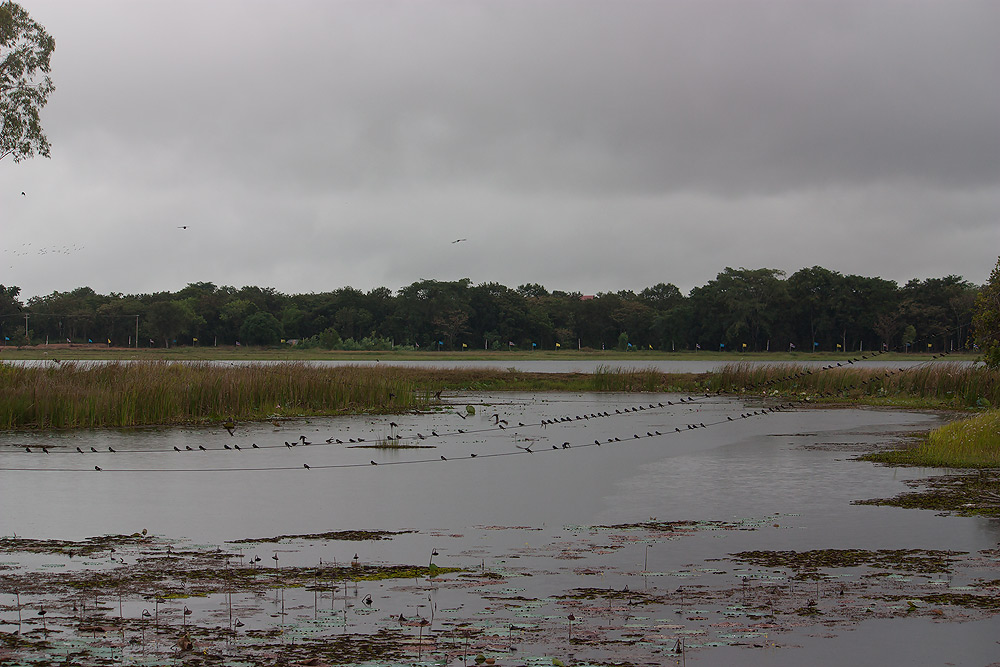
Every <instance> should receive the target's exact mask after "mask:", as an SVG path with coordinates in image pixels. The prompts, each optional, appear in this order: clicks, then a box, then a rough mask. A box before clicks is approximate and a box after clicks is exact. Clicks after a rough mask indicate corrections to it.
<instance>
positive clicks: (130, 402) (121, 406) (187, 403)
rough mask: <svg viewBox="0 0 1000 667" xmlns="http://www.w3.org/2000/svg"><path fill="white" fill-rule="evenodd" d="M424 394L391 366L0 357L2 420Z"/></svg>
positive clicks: (223, 415)
mask: <svg viewBox="0 0 1000 667" xmlns="http://www.w3.org/2000/svg"><path fill="white" fill-rule="evenodd" d="M427 403H428V399H427V396H426V395H425V394H424V395H422V394H421V393H420V392H419V391H418V390H417V386H416V384H415V383H414V382H413V381H412V380H410V379H407V378H404V377H402V376H401V375H400V374H399V373H398V372H396V371H394V370H393V369H391V368H362V367H357V366H335V367H321V366H314V365H309V364H305V363H280V364H267V365H232V364H231V365H222V364H212V363H191V364H177V363H169V362H163V361H154V362H140V363H107V364H77V363H72V362H67V363H63V364H60V365H59V366H50V367H44V368H38V367H23V366H9V365H4V366H0V428H25V427H28V428H42V427H57V428H62V427H96V426H108V427H129V426H139V425H149V424H178V423H199V422H207V421H213V420H219V419H227V418H232V419H237V420H254V419H265V418H268V417H285V416H299V415H316V414H340V413H361V412H399V411H405V410H410V409H414V408H419V407H423V406H425V405H426V404H427Z"/></svg>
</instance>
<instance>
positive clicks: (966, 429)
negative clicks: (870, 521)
mask: <svg viewBox="0 0 1000 667" xmlns="http://www.w3.org/2000/svg"><path fill="white" fill-rule="evenodd" d="M864 458H865V459H866V460H870V461H878V462H880V463H888V464H891V465H914V466H922V467H927V468H1000V410H990V411H989V412H983V413H981V414H978V415H974V416H972V417H969V418H967V419H961V420H959V421H954V422H951V423H950V424H946V425H944V426H941V427H939V428H936V429H934V430H933V431H931V432H930V433H929V434H928V435H927V437H926V438H925V439H924V440H922V441H921V442H920V444H918V445H915V446H913V447H906V448H903V449H894V450H891V451H885V452H876V453H874V454H869V455H866V456H865V457H864Z"/></svg>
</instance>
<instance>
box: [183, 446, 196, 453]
mask: <svg viewBox="0 0 1000 667" xmlns="http://www.w3.org/2000/svg"><path fill="white" fill-rule="evenodd" d="M184 449H185V450H186V451H189V452H193V451H194V449H192V448H191V445H184Z"/></svg>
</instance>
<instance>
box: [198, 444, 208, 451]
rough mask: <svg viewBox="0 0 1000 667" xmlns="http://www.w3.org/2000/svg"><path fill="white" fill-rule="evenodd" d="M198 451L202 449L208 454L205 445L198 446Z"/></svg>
mask: <svg viewBox="0 0 1000 667" xmlns="http://www.w3.org/2000/svg"><path fill="white" fill-rule="evenodd" d="M198 449H200V450H201V451H203V452H207V451H208V450H207V449H205V446H204V445H198Z"/></svg>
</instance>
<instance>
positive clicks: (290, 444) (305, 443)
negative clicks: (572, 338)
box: [4, 351, 949, 472]
mask: <svg viewBox="0 0 1000 667" xmlns="http://www.w3.org/2000/svg"><path fill="white" fill-rule="evenodd" d="M884 353H885V351H877V352H872V353H869V354H865V355H861V356H858V357H854V358H852V359H847V360H845V361H843V362H836V363H831V364H829V365H826V366H823V367H821V368H819V369H807V368H803V369H802V370H800V371H798V372H795V373H791V374H789V375H788V376H785V377H781V378H771V379H768V380H764V381H761V382H759V383H757V384H756V385H754V386H749V387H744V390H747V389H749V390H751V391H752V390H753V389H755V388H763V387H768V386H773V385H775V384H779V383H781V382H787V381H792V380H795V379H799V378H802V377H804V376H807V375H812V374H813V373H814V372H824V371H831V370H835V369H837V368H844V367H845V366H850V365H853V364H854V363H855V362H856V361H863V360H867V359H869V358H875V357H877V356H879V355H881V354H884ZM947 354H949V353H948V352H942V353H939V354H937V355H934V356H933V357H932V358H931V359H932V360H936V359H938V358H942V357H944V356H946V355H947ZM907 370H908V369H906V368H904V367H899V368H898V369H886V370H884V371H882V372H881V373H879V374H877V375H874V376H872V377H870V378H868V379H866V380H861V381H860V384H862V385H865V384H868V383H870V382H875V381H879V380H882V379H884V378H886V377H890V376H892V375H896V374H898V373H905V372H907ZM847 389H848V388H846V387H845V388H841V389H840V390H838V391H839V392H844V391H847ZM721 392H722V390H721V389H720V390H719V391H718V392H716V393H717V394H719V393H721ZM837 393H838V392H834V391H825V392H820V393H819V394H818V395H820V396H831V395H835V394H837ZM711 397H712V394H708V393H706V394H704V395H700V396H698V397H692V396H687V397H682V398H680V399H678V400H677V401H676V403H675V402H674V401H672V400H667V401H659V402H656V403H648V404H640V405H633V406H631V407H625V408H616V409H615V411H614V412H613V413H612V412H609V411H602V412H594V413H590V414H580V415H574V416H561V417H553V418H545V419H542V420H540V421H538V422H533V423H528V424H526V423H523V422H517V423H516V424H515V425H511V424H510V423H509V421H508V420H506V419H503V418H502V417H500V415H499V413H497V414H494V415H492V416H491V417H490V418H491V419H492V420H493V423H492V424H491V425H490V426H489V427H488V428H475V429H462V428H457V429H455V430H454V431H443V432H441V433H438V431H437V430H436V429H432V430H430V431H429V434H428V435H425V434H423V433H420V432H416V433H415V434H414V435H411V436H403V435H400V434H397V433H395V429H396V428H399V424H397V423H396V422H394V421H390V422H389V423H388V426H389V427H390V434H389V435H388V436H385V438H382V439H381V441H380V442H377V443H376V444H370V443H369V441H366V439H365V438H362V437H356V438H346V439H344V438H338V437H335V436H331V437H329V438H327V439H325V440H323V441H320V442H316V443H314V442H310V441H309V440H308V439H307V438H306V436H304V435H300V436H299V438H298V439H296V440H293V441H287V440H286V441H284V442H283V443H282V444H277V445H258V444H257V443H252V444H251V445H250V447H246V446H243V447H241V446H240V445H239V444H236V443H234V444H232V445H230V444H224V445H223V446H222V447H221V448H218V447H205V446H204V445H198V446H197V447H192V446H191V445H186V446H185V447H184V448H181V447H178V446H176V445H174V446H173V448H172V450H171V449H152V450H151V449H141V450H134V449H133V450H126V449H122V450H116V449H114V448H113V447H111V446H109V447H108V448H107V449H108V451H107V452H102V451H101V450H98V449H97V448H95V447H93V446H91V447H89V451H88V450H84V449H83V448H81V447H76V448H75V452H73V451H70V450H58V451H51V452H50V450H49V448H48V447H45V446H42V447H34V448H32V447H30V446H25V447H24V450H25V453H28V454H35V453H41V454H52V453H55V454H77V455H79V454H88V453H90V454H129V453H157V452H170V451H174V452H177V453H183V452H199V451H200V452H209V451H220V450H221V451H232V452H244V451H248V450H266V449H281V448H286V449H289V450H292V449H296V448H298V447H315V446H327V445H335V446H336V445H341V446H342V445H347V446H352V445H353V446H355V447H385V448H394V447H396V448H402V447H411V448H419V447H422V446H424V445H420V444H417V443H420V442H422V441H425V440H430V439H432V438H444V437H450V436H452V437H453V436H459V435H462V436H465V435H475V434H483V433H496V432H502V431H506V430H509V429H524V428H539V427H540V428H547V427H549V426H558V425H565V424H571V423H576V422H587V421H590V420H597V419H607V418H612V417H618V416H625V415H629V414H633V413H639V412H645V411H654V410H664V409H667V408H671V407H674V406H675V405H678V406H679V405H691V404H693V403H697V402H700V401H704V400H705V399H707V398H711ZM807 402H808V398H794V399H790V400H789V401H788V402H787V403H780V404H778V405H772V406H769V407H763V408H759V409H756V410H751V411H748V412H744V413H741V414H740V415H739V416H738V417H734V416H732V415H727V416H726V418H725V419H720V420H717V421H714V422H709V423H707V424H706V423H705V422H697V423H694V422H692V423H685V424H684V428H681V427H680V426H675V427H674V428H673V429H672V430H667V431H659V430H648V431H646V432H645V433H633V434H632V435H631V436H630V437H629V436H626V437H625V438H624V439H623V438H621V437H612V438H606V439H605V440H604V441H603V442H602V441H601V440H600V439H595V440H593V441H592V442H576V443H573V442H570V441H565V442H563V443H562V444H561V445H557V444H552V445H551V446H550V448H549V449H543V448H541V447H540V446H539V445H537V444H536V443H535V442H533V441H528V444H519V443H517V442H515V444H514V446H515V447H516V449H515V450H514V451H510V450H507V451H500V452H492V453H486V454H478V453H476V452H469V453H467V454H464V455H457V456H451V457H446V456H444V455H440V456H439V457H438V458H429V459H427V458H424V459H409V460H397V461H387V462H382V463H379V462H378V461H375V460H374V459H372V460H370V461H369V462H368V463H357V462H356V463H338V464H326V465H316V464H314V465H309V464H308V463H303V464H302V467H301V468H298V467H297V466H296V467H290V466H266V467H258V468H233V467H217V468H187V469H177V468H173V469H168V468H153V469H139V468H116V469H112V468H102V467H100V466H97V465H95V466H94V470H96V471H99V472H102V471H105V470H107V471H109V472H112V471H114V472H160V471H162V472H199V471H213V472H224V471H248V470H260V471H268V470H294V469H300V470H301V469H304V470H311V469H314V468H316V469H329V468H353V467H362V466H369V465H370V466H378V465H412V464H420V463H431V462H440V461H449V460H462V459H475V458H492V457H498V456H510V455H514V454H522V453H527V454H534V453H536V452H541V451H550V452H551V451H554V450H566V449H572V448H574V447H578V448H580V447H601V446H604V445H613V444H615V443H621V442H626V441H628V440H641V439H645V438H659V437H664V436H667V435H676V434H678V433H683V432H686V431H690V430H695V429H702V428H708V427H709V426H717V425H720V424H725V423H730V422H733V421H738V420H742V419H748V418H751V417H755V416H761V415H765V414H769V413H773V412H779V411H782V410H787V409H789V408H793V407H795V406H797V405H801V404H803V403H807ZM453 414H455V415H457V416H458V417H460V418H462V419H466V418H467V417H466V415H464V414H462V413H461V412H457V411H456V412H455V413H453ZM223 427H224V428H225V429H226V430H227V431H228V432H229V434H230V435H231V436H233V435H235V429H236V424H235V422H233V421H231V420H229V421H227V422H225V423H224V424H223ZM406 442H411V443H414V444H412V445H407V444H405V443H406ZM4 469H6V470H37V471H41V470H53V471H54V470H59V469H53V468H44V469H43V468H4ZM64 470H71V471H79V470H80V469H79V468H72V469H64Z"/></svg>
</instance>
